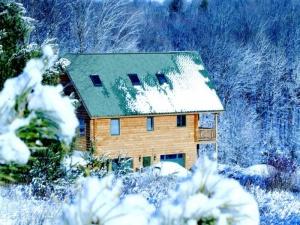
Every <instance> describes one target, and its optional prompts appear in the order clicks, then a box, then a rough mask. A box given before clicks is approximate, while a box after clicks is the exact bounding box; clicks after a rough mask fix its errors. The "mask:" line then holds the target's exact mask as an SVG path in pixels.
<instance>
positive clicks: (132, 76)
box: [128, 73, 141, 86]
mask: <svg viewBox="0 0 300 225" xmlns="http://www.w3.org/2000/svg"><path fill="white" fill-rule="evenodd" d="M128 77H129V79H130V80H131V83H132V85H133V86H138V85H141V82H140V79H139V77H138V75H137V74H135V73H133V74H128Z"/></svg>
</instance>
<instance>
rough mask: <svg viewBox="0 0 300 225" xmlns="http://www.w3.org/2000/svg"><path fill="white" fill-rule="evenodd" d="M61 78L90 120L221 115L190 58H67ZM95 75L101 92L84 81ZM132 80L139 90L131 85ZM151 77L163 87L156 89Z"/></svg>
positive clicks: (198, 62)
mask: <svg viewBox="0 0 300 225" xmlns="http://www.w3.org/2000/svg"><path fill="white" fill-rule="evenodd" d="M65 57H66V58H67V59H69V60H70V61H71V64H70V66H69V67H68V69H67V72H68V74H69V76H70V79H71V80H72V81H73V83H74V85H75V88H76V89H77V91H78V92H79V95H80V97H81V98H82V100H83V102H84V105H85V107H86V108H87V111H88V112H89V114H90V116H92V117H107V116H127V115H137V114H153V113H178V112H199V111H219V110H223V107H222V104H221V102H220V100H219V98H218V96H217V94H216V91H215V89H214V86H213V84H212V83H211V81H210V80H209V77H208V73H207V71H206V70H205V69H204V67H203V63H202V60H201V58H200V56H199V55H198V54H197V53H195V52H170V53H109V54H67V55H66V56H65ZM92 74H99V75H100V77H101V81H102V86H99V87H97V86H94V85H93V83H92V81H91V79H90V75H92ZM128 74H137V75H138V78H139V80H140V82H141V85H135V86H133V85H132V82H131V80H130V78H129V77H128ZM156 74H164V75H165V78H166V79H167V83H164V84H159V80H158V79H157V77H156Z"/></svg>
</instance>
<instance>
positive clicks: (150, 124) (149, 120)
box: [147, 116, 154, 131]
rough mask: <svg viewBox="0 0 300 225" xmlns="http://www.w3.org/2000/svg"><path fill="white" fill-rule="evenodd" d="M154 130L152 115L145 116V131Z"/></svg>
mask: <svg viewBox="0 0 300 225" xmlns="http://www.w3.org/2000/svg"><path fill="white" fill-rule="evenodd" d="M153 130H154V118H153V116H149V117H147V131H153Z"/></svg>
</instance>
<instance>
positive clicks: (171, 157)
mask: <svg viewBox="0 0 300 225" xmlns="http://www.w3.org/2000/svg"><path fill="white" fill-rule="evenodd" d="M160 161H161V162H174V163H177V164H179V165H180V166H183V167H185V157H184V154H183V153H179V154H168V155H161V156H160Z"/></svg>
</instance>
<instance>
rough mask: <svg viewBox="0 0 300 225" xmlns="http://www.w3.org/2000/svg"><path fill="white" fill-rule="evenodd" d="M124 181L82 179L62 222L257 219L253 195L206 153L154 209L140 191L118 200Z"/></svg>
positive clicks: (163, 223)
mask: <svg viewBox="0 0 300 225" xmlns="http://www.w3.org/2000/svg"><path fill="white" fill-rule="evenodd" d="M121 190H122V184H121V181H120V180H117V181H115V182H114V181H113V176H107V177H105V178H103V179H102V180H100V181H99V180H97V179H96V178H86V180H84V181H83V187H82V191H81V192H80V194H79V195H78V196H77V198H76V199H75V201H74V202H73V203H72V204H70V205H67V206H66V207H65V210H64V213H63V217H62V223H64V224H69V225H75V224H82V225H87V224H103V225H106V224H111V225H114V224H130V225H134V224H139V225H140V224H158V225H177V224H178V225H184V224H188V225H191V224H195V225H196V224H202V225H203V224H232V225H234V224H243V225H244V224H246V225H247V224H249V225H256V224H259V212H258V207H257V204H256V202H255V200H254V198H253V197H252V196H251V195H250V194H249V193H247V192H246V191H244V190H243V188H242V187H241V186H240V185H239V184H238V182H236V181H234V180H231V179H227V178H224V177H222V176H220V175H218V174H217V163H216V162H212V161H210V160H209V159H208V158H204V159H203V160H201V161H200V162H199V163H198V164H197V165H196V169H195V172H194V174H193V175H192V176H191V177H189V178H187V179H186V180H184V181H182V182H179V184H178V187H177V189H175V190H170V193H169V196H168V197H167V198H166V199H165V200H163V201H162V203H161V205H160V207H159V208H157V209H156V211H155V212H154V209H153V206H151V205H150V204H149V203H148V201H147V200H146V199H145V198H144V197H142V196H141V195H136V194H134V195H126V196H125V197H124V199H123V200H120V193H121Z"/></svg>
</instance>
